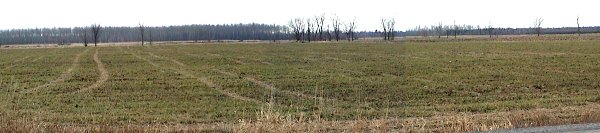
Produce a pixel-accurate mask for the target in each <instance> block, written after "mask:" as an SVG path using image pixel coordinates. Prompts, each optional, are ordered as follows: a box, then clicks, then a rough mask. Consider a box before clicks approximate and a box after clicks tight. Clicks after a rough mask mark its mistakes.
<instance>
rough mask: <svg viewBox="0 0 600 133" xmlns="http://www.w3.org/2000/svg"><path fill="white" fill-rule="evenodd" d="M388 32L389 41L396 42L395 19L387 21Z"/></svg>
mask: <svg viewBox="0 0 600 133" xmlns="http://www.w3.org/2000/svg"><path fill="white" fill-rule="evenodd" d="M386 25H387V32H388V35H387V36H388V37H387V38H388V39H389V40H394V38H395V37H396V31H395V30H394V28H395V27H396V20H395V19H394V18H390V19H389V20H388V21H387V24H386Z"/></svg>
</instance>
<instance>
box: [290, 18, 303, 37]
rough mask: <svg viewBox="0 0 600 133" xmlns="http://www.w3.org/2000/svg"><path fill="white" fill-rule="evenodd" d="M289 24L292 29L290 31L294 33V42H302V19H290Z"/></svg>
mask: <svg viewBox="0 0 600 133" xmlns="http://www.w3.org/2000/svg"><path fill="white" fill-rule="evenodd" d="M289 26H290V28H291V29H292V33H293V34H294V39H296V42H300V41H303V42H304V39H303V34H304V21H303V20H302V19H301V18H296V19H292V20H290V22H289Z"/></svg>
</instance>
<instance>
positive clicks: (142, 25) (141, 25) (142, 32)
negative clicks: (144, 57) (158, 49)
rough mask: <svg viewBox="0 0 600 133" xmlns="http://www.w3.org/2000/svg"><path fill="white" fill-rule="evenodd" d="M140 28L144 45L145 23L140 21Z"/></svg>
mask: <svg viewBox="0 0 600 133" xmlns="http://www.w3.org/2000/svg"><path fill="white" fill-rule="evenodd" d="M138 28H139V30H140V36H141V37H142V46H144V31H145V30H146V29H145V27H144V24H142V23H139V26H138Z"/></svg>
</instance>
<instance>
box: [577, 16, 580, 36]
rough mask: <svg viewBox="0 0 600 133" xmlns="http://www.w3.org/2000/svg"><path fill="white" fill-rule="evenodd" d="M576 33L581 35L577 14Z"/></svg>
mask: <svg viewBox="0 0 600 133" xmlns="http://www.w3.org/2000/svg"><path fill="white" fill-rule="evenodd" d="M577 35H578V36H581V27H580V26H579V16H577Z"/></svg>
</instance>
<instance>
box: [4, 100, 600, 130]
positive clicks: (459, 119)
mask: <svg viewBox="0 0 600 133" xmlns="http://www.w3.org/2000/svg"><path fill="white" fill-rule="evenodd" d="M599 109H600V105H598V104H595V103H592V104H589V105H584V106H575V107H565V108H558V109H534V110H526V111H512V112H497V113H485V114H467V113H459V114H445V115H440V116H433V117H419V118H388V119H365V118H361V117H357V118H356V119H355V120H349V121H327V120H323V119H319V117H317V116H318V114H312V115H310V114H309V115H305V114H301V115H295V116H293V115H286V114H284V113H280V112H277V111H274V110H273V109H271V108H269V107H267V108H265V109H262V110H261V111H259V112H257V113H258V117H257V118H256V119H255V120H240V121H239V122H238V123H209V124H193V125H185V124H172V125H168V124H163V125H161V124H158V125H143V124H126V125H75V124H71V125H69V124H64V125H59V124H50V123H36V122H34V121H28V120H20V119H19V120H6V119H3V120H0V132H274V133H280V132H464V131H490V130H497V129H508V128H519V127H533V126H546V125H560V124H578V123H589V122H598V121H600V113H599V112H597V111H596V110H599ZM0 115H1V114H0Z"/></svg>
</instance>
